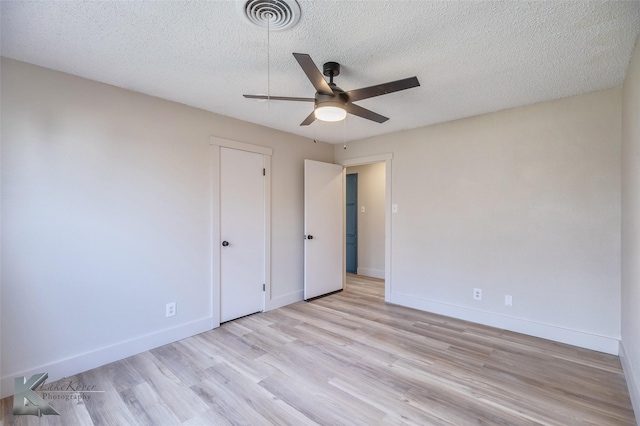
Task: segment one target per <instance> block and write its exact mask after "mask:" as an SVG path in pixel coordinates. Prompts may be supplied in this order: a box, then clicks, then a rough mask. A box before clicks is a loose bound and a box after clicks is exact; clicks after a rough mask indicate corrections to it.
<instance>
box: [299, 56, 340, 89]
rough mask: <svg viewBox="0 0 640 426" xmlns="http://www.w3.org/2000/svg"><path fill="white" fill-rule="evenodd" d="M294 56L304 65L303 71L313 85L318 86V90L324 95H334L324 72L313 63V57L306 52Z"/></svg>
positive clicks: (301, 65)
mask: <svg viewBox="0 0 640 426" xmlns="http://www.w3.org/2000/svg"><path fill="white" fill-rule="evenodd" d="M293 56H294V57H295V58H296V61H298V63H299V64H300V67H302V71H304V73H305V74H306V75H307V78H308V79H309V81H311V84H313V87H315V88H316V91H317V92H318V93H320V94H323V95H333V90H331V87H329V84H328V83H327V81H326V80H325V79H324V77H323V76H322V73H321V72H320V70H319V69H318V67H316V64H314V63H313V59H311V56H309V55H307V54H306V53H294V54H293Z"/></svg>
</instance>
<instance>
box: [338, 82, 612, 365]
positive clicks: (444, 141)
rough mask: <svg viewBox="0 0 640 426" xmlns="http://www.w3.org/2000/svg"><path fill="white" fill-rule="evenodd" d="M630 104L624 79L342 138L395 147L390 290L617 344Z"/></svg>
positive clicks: (523, 328)
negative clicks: (625, 106)
mask: <svg viewBox="0 0 640 426" xmlns="http://www.w3.org/2000/svg"><path fill="white" fill-rule="evenodd" d="M620 117H621V91H620V90H619V89H611V90H605V91H600V92H596V93H591V94H587V95H583V96H576V97H572V98H568V99H562V100H558V101H553V102H546V103H541V104H537V105H532V106H528V107H523V108H517V109H512V110H507V111H502V112H497V113H493V114H487V115H483V116H479V117H474V118H469V119H464V120H458V121H455V122H450V123H444V124H440V125H434V126H429V127H425V128H420V129H414V130H409V131H404V132H398V133H394V134H391V135H383V136H379V137H374V138H369V139H365V140H361V141H356V142H351V143H350V144H349V145H348V149H347V150H343V149H342V148H341V147H336V148H335V150H334V152H335V155H336V160H344V159H346V158H358V157H366V156H370V155H375V154H384V153H392V154H393V160H392V165H391V169H392V171H391V182H392V184H391V194H390V195H391V198H392V201H391V202H392V203H393V204H397V205H398V212H397V213H394V214H392V222H391V282H390V283H389V285H390V287H391V290H390V293H389V294H387V295H386V297H387V300H389V301H391V302H394V303H399V304H403V305H407V306H412V307H415V308H419V309H424V310H428V311H433V312H438V313H442V314H445V315H450V316H454V317H458V318H464V319H468V320H471V321H475V322H480V323H485V324H489V325H494V326H497V327H502V328H506V329H512V330H516V331H520V332H524V333H528V334H532V335H537V336H541V337H546V338H549V339H553V340H557V341H564V342H567V343H572V344H576V345H579V346H583V347H588V348H592V349H597V350H601V351H605V352H610V353H617V351H618V339H619V338H620ZM474 288H481V289H482V290H483V295H484V297H483V300H482V301H476V300H473V298H472V294H473V289H474ZM505 295H511V296H513V306H512V307H507V306H505V304H504V298H505Z"/></svg>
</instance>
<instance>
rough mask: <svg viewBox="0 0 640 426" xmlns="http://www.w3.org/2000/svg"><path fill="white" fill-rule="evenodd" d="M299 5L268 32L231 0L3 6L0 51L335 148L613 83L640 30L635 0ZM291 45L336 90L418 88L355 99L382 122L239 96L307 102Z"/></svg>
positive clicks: (617, 80)
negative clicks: (387, 85) (324, 72)
mask: <svg viewBox="0 0 640 426" xmlns="http://www.w3.org/2000/svg"><path fill="white" fill-rule="evenodd" d="M299 4H300V9H301V17H300V21H299V22H298V24H297V25H296V26H295V27H293V28H291V29H288V30H284V31H280V32H275V31H271V32H270V33H268V32H267V31H266V30H264V29H260V28H257V27H254V26H251V25H250V24H248V23H247V22H246V21H245V20H244V18H243V17H242V16H241V14H240V13H239V12H238V7H237V4H236V2H235V1H206V2H204V1H199V2H185V1H171V2H155V1H145V2H143V1H133V2H121V1H107V2H79V1H70V2H53V1H47V2H25V1H19V2H12V1H2V2H1V3H0V8H1V9H0V13H1V21H0V22H1V25H2V29H1V49H2V50H1V52H2V55H3V56H6V57H9V58H13V59H17V60H20V61H24V62H28V63H32V64H36V65H40V66H43V67H47V68H51V69H54V70H59V71H64V72H67V73H70V74H75V75H78V76H82V77H86V78H89V79H92V80H97V81H101V82H104V83H108V84H112V85H115V86H119V87H123V88H126V89H130V90H134V91H137V92H142V93H146V94H149V95H153V96H157V97H160V98H164V99H169V100H172V101H176V102H180V103H183V104H187V105H191V106H194V107H198V108H202V109H205V110H208V111H212V112H215V113H218V114H222V115H226V116H230V117H235V118H238V119H241V120H246V121H250V122H254V123H258V124H262V125H265V126H268V127H272V128H276V129H280V130H284V131H286V132H290V133H295V134H298V135H303V136H307V137H310V138H317V139H318V140H325V141H328V142H331V143H342V142H343V140H346V141H349V140H354V139H361V138H364V137H369V136H373V135H379V134H384V133H390V132H394V131H398V130H402V129H410V128H416V127H421V126H426V125H430V124H434V123H438V122H444V121H450V120H455V119H459V118H463V117H469V116H473V115H478V114H483V113H487V112H492V111H498V110H502V109H506V108H512V107H517V106H522V105H528V104H532V103H536V102H540V101H545V100H551V99H557V98H561V97H566V96H572V95H577V94H581V93H586V92H591V91H595V90H600V89H605V88H610V87H614V86H619V85H620V84H622V81H623V78H624V74H625V72H626V69H627V65H628V62H629V58H630V55H631V51H632V49H633V46H634V43H635V41H636V39H637V38H638V33H639V32H640V1H638V0H634V1H606V2H602V1H513V0H509V1H486V2H485V1H299ZM268 46H269V47H268ZM267 47H268V48H267ZM292 52H299V53H308V54H310V55H311V57H312V58H313V59H314V61H315V63H316V64H317V65H318V67H320V68H321V67H322V64H323V63H324V62H327V61H336V62H339V63H340V64H341V65H342V73H341V75H340V76H339V77H337V78H336V83H337V84H338V86H340V87H341V88H342V89H344V90H351V89H356V88H360V87H365V86H371V85H374V84H378V83H384V82H387V81H391V80H396V79H401V78H405V77H411V76H414V75H415V76H417V77H418V79H419V80H420V83H421V86H420V87H418V88H415V89H410V90H406V91H402V92H397V93H393V94H389V95H385V96H380V97H377V98H372V99H367V100H363V101H359V102H357V104H359V105H361V106H363V107H365V108H368V109H371V110H373V111H375V112H378V113H380V114H382V115H385V116H387V117H390V120H389V121H387V122H386V123H383V124H377V123H374V122H371V121H368V120H364V119H361V118H359V117H355V116H348V118H347V120H346V121H345V122H344V123H321V122H320V123H319V122H317V121H316V122H315V123H314V124H313V125H311V126H307V127H300V126H299V124H300V122H301V121H302V120H303V119H304V118H305V117H306V116H307V115H308V114H309V113H310V112H311V110H312V104H310V103H301V102H282V101H279V102H276V101H271V102H270V103H267V102H259V101H255V100H247V99H244V98H243V97H242V95H243V94H245V93H246V94H266V93H267V92H269V93H270V94H271V95H274V96H276V95H278V96H296V97H313V95H314V92H315V90H314V89H313V87H312V86H311V84H310V83H309V81H308V80H307V78H306V76H305V75H304V73H303V72H302V70H301V69H300V67H299V66H298V64H297V62H296V61H295V59H294V58H293V56H292V55H291V53H292ZM268 76H269V77H270V78H268Z"/></svg>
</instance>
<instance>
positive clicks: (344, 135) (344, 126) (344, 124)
mask: <svg viewBox="0 0 640 426" xmlns="http://www.w3.org/2000/svg"><path fill="white" fill-rule="evenodd" d="M342 143H343V147H342V149H347V117H345V118H344V120H342Z"/></svg>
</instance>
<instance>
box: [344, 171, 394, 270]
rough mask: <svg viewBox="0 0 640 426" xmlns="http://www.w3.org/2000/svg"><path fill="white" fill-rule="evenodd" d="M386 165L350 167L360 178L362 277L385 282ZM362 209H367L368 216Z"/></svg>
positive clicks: (360, 267) (359, 213)
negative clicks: (380, 279) (379, 279)
mask: <svg viewBox="0 0 640 426" xmlns="http://www.w3.org/2000/svg"><path fill="white" fill-rule="evenodd" d="M384 169H385V164H384V163H375V164H367V165H364V166H353V167H347V173H357V174H358V274H359V275H364V276H367V277H374V278H382V279H384V219H385V217H384V208H385V203H384V201H385V188H384V186H385V172H384ZM362 207H364V208H365V211H364V213H363V212H362Z"/></svg>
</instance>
